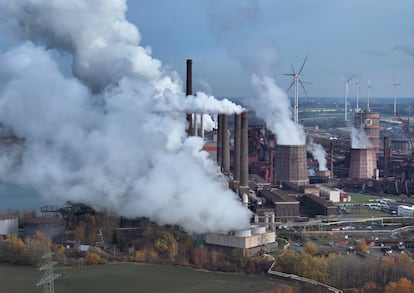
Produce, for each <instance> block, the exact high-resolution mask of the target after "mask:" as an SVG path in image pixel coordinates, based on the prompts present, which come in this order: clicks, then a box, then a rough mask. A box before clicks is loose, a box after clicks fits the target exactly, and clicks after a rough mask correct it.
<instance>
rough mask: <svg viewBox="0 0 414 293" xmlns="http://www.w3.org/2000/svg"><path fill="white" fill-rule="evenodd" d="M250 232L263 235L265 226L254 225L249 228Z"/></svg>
mask: <svg viewBox="0 0 414 293" xmlns="http://www.w3.org/2000/svg"><path fill="white" fill-rule="evenodd" d="M251 230H252V233H253V234H264V233H266V226H262V225H254V226H251Z"/></svg>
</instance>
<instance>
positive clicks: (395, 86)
mask: <svg viewBox="0 0 414 293" xmlns="http://www.w3.org/2000/svg"><path fill="white" fill-rule="evenodd" d="M392 85H393V86H394V117H396V116H397V87H398V86H399V85H400V84H399V83H398V82H397V80H396V79H395V75H394V83H393V84H392Z"/></svg>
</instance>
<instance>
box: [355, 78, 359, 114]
mask: <svg viewBox="0 0 414 293" xmlns="http://www.w3.org/2000/svg"><path fill="white" fill-rule="evenodd" d="M359 82H360V80H359V79H357V80H356V81H355V85H356V89H357V92H356V109H355V110H356V111H359Z"/></svg>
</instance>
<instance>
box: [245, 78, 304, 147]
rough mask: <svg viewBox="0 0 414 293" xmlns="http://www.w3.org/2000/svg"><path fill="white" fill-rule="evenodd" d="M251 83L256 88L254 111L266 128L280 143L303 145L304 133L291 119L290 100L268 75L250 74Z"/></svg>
mask: <svg viewBox="0 0 414 293" xmlns="http://www.w3.org/2000/svg"><path fill="white" fill-rule="evenodd" d="M252 84H253V86H254V87H255V89H256V90H257V100H256V102H255V107H254V109H255V111H256V113H257V114H258V115H259V116H261V117H262V118H263V119H264V120H265V122H266V126H267V128H269V129H270V131H272V132H273V133H275V134H276V135H277V143H278V144H280V145H303V144H305V141H306V135H305V132H304V131H303V128H302V126H301V125H296V124H295V123H294V122H293V121H292V119H291V118H292V112H291V107H290V101H289V99H288V97H287V95H286V93H285V92H284V91H283V90H281V89H280V88H279V87H278V86H277V85H276V83H275V82H274V80H273V79H272V78H270V77H266V76H265V77H259V76H257V75H253V76H252Z"/></svg>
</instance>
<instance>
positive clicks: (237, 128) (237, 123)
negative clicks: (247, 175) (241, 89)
mask: <svg viewBox="0 0 414 293" xmlns="http://www.w3.org/2000/svg"><path fill="white" fill-rule="evenodd" d="M240 146H241V115H240V114H234V160H233V162H234V165H233V180H234V181H233V186H234V188H235V189H237V188H238V187H239V184H240Z"/></svg>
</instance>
